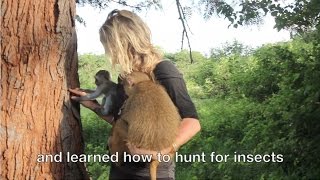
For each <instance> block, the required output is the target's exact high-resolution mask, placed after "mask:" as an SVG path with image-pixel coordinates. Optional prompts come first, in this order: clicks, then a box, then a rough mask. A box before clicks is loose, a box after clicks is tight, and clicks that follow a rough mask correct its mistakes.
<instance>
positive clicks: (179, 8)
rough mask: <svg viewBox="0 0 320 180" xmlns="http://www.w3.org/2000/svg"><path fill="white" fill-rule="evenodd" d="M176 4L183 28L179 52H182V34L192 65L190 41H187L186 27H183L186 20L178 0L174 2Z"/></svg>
mask: <svg viewBox="0 0 320 180" xmlns="http://www.w3.org/2000/svg"><path fill="white" fill-rule="evenodd" d="M176 4H177V9H178V13H179V19H180V20H181V23H182V27H183V32H182V46H181V50H182V47H183V41H184V34H185V35H186V38H187V41H188V46H189V56H190V60H191V63H193V58H192V50H191V45H190V40H189V36H188V31H187V28H186V25H185V24H187V20H186V19H185V18H184V15H183V12H182V7H181V4H180V1H179V0H176Z"/></svg>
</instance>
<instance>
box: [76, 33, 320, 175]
mask: <svg viewBox="0 0 320 180" xmlns="http://www.w3.org/2000/svg"><path fill="white" fill-rule="evenodd" d="M319 37H320V36H319V34H317V33H315V32H314V33H309V34H307V35H304V36H300V37H296V38H294V39H293V40H292V41H290V42H283V43H277V44H268V45H264V46H262V47H260V48H257V49H254V50H250V49H249V48H247V47H245V46H242V45H241V44H239V43H237V42H234V43H231V44H227V45H226V46H225V47H223V48H220V49H215V50H212V54H211V57H209V58H206V57H204V56H202V55H201V54H200V53H197V52H193V55H194V60H195V63H194V64H189V59H188V58H189V54H188V52H187V51H182V52H179V53H175V54H166V55H165V56H166V57H167V58H169V59H171V60H172V61H173V62H174V63H175V64H176V65H177V67H178V68H179V69H180V70H181V72H182V73H183V74H184V77H185V80H186V82H187V86H188V89H189V92H190V95H191V96H192V98H193V100H194V102H195V104H196V106H197V109H198V111H199V115H200V121H201V125H202V130H201V132H200V133H199V134H198V135H197V136H196V137H195V138H194V139H192V140H191V141H190V142H189V143H187V144H186V145H185V146H183V147H182V148H181V149H180V151H179V153H181V154H187V155H189V154H201V153H202V152H204V153H205V155H206V159H205V160H206V162H193V163H190V162H178V163H177V170H176V176H177V179H316V178H319V177H320V155H319V154H320V146H319V142H320V123H319V122H320V45H319V44H320V43H319ZM107 64H109V62H108V61H107V60H106V59H105V57H104V55H103V56H95V55H81V56H80V69H79V74H80V77H81V79H80V80H81V84H82V86H84V87H87V88H89V87H92V86H93V84H94V81H93V78H92V77H93V75H94V74H95V72H96V71H97V70H98V69H103V68H104V69H108V70H110V67H109V66H106V65H107ZM114 78H115V77H114ZM81 115H82V122H83V128H84V136H85V137H84V138H85V142H86V153H87V154H106V153H107V150H106V149H105V146H106V141H107V137H108V131H109V130H110V125H108V124H107V123H106V122H104V121H103V120H101V119H99V118H98V117H97V116H96V115H95V114H94V113H93V112H90V111H86V110H84V109H82V114H81ZM211 152H215V154H216V155H217V154H222V155H226V154H229V155H230V156H229V158H228V159H227V162H220V163H218V162H211V159H210V154H211ZM234 152H237V154H245V155H248V154H252V155H257V154H260V155H266V154H269V155H271V154H272V153H274V154H282V155H283V162H279V161H280V159H275V160H276V161H277V162H268V163H266V162H243V160H242V161H241V162H234V159H233V155H234ZM247 160H248V159H247ZM87 165H88V168H89V171H90V175H91V176H92V178H93V179H105V178H106V177H107V176H108V168H109V164H108V163H92V162H90V163H88V164H87Z"/></svg>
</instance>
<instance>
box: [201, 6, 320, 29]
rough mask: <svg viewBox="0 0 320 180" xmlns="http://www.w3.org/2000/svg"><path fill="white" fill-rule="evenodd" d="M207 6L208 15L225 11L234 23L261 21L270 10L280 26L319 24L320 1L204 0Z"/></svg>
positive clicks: (291, 27)
mask: <svg viewBox="0 0 320 180" xmlns="http://www.w3.org/2000/svg"><path fill="white" fill-rule="evenodd" d="M200 5H201V6H202V7H203V8H204V17H205V18H210V17H211V16H212V15H213V14H218V15H222V16H224V17H225V18H227V19H228V20H229V21H230V23H231V24H230V25H233V27H235V28H237V27H238V25H244V24H258V23H260V22H261V21H262V17H263V16H265V15H267V14H270V15H271V16H273V17H274V18H275V22H276V25H275V27H276V28H277V29H278V30H281V29H292V30H297V31H298V32H300V33H302V32H305V31H306V30H308V29H314V28H315V27H316V26H319V20H320V1H318V0H295V1H292V2H290V3H288V2H284V1H283V2H281V1H278V0H262V1H261V0H252V1H245V0H242V1H232V3H230V1H226V0H217V1H208V0H201V1H200Z"/></svg>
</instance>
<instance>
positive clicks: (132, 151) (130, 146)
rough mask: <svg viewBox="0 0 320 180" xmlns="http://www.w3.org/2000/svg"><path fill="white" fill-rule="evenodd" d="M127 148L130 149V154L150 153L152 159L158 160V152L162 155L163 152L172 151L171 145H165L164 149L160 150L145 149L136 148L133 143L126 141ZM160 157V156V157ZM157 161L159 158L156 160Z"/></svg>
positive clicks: (142, 154) (168, 152)
mask: <svg viewBox="0 0 320 180" xmlns="http://www.w3.org/2000/svg"><path fill="white" fill-rule="evenodd" d="M127 146H128V149H129V151H130V154H131V155H141V156H145V155H152V159H153V160H158V154H159V153H160V156H163V155H165V154H172V152H173V147H172V146H170V147H167V148H165V149H162V150H161V151H158V152H157V151H152V150H147V149H142V148H137V147H136V146H135V145H133V144H131V143H127ZM161 159H162V158H161ZM158 161H159V160H158Z"/></svg>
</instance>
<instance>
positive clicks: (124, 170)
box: [70, 10, 200, 179]
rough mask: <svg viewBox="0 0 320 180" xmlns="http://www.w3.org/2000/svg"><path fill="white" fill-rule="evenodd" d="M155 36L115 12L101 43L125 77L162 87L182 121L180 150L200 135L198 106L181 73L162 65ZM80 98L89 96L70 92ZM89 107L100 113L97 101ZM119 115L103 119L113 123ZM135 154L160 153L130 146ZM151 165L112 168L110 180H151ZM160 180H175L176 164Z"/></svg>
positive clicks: (163, 167) (166, 166)
mask: <svg viewBox="0 0 320 180" xmlns="http://www.w3.org/2000/svg"><path fill="white" fill-rule="evenodd" d="M150 36H151V33H150V30H149V28H148V26H147V25H146V24H145V23H144V22H143V21H142V19H141V18H140V17H139V16H137V15H136V14H135V13H133V12H130V11H127V10H113V11H112V12H111V13H109V15H108V17H107V20H106V22H105V23H104V24H103V25H102V27H101V28H100V41H101V43H102V44H103V46H104V48H105V52H106V54H107V55H108V56H110V59H111V63H112V65H113V67H115V66H116V65H117V66H118V67H119V68H120V71H121V74H122V75H125V74H128V73H131V72H132V71H141V72H145V73H147V74H149V75H150V76H151V77H153V78H155V79H156V80H157V81H158V82H159V83H160V84H162V85H163V86H164V87H165V89H166V90H167V92H168V94H169V96H170V98H171V100H172V101H173V102H174V104H175V105H176V107H177V108H178V110H179V113H180V115H181V117H182V121H181V125H180V128H179V133H178V136H177V137H176V140H175V143H174V144H173V147H174V148H175V149H176V150H177V149H178V148H179V147H180V146H182V145H183V144H185V143H186V142H188V141H189V140H190V139H191V138H192V137H193V136H194V135H195V134H196V133H198V132H199V131H200V123H199V121H198V115H197V112H196V109H195V107H194V104H193V103H192V101H191V99H190V97H189V95H188V92H187V89H186V86H185V82H184V80H183V77H182V75H181V73H179V71H178V70H177V69H176V67H175V66H174V65H173V64H172V63H171V62H170V61H162V60H161V58H162V57H161V55H160V53H159V52H158V51H157V50H156V49H155V48H154V46H153V45H152V44H151V39H150V38H151V37H150ZM70 91H71V92H73V93H74V94H76V95H78V96H84V95H86V93H85V92H82V91H80V90H79V89H70ZM81 103H82V105H84V106H85V107H87V108H89V109H91V110H93V111H95V112H99V111H98V110H99V108H100V106H99V104H98V103H97V102H96V101H82V102H81ZM116 116H117V115H116V114H115V115H108V116H101V117H102V118H103V119H105V120H106V121H107V122H109V123H111V122H112V121H113V119H114V117H115V119H116V118H117V117H116ZM128 148H129V150H130V152H131V154H140V155H143V154H153V155H155V154H156V153H157V152H155V151H149V150H145V149H138V148H136V147H134V146H132V145H130V144H128ZM171 150H172V147H168V148H166V149H163V150H161V154H168V153H169V152H170V151H171ZM148 176H149V167H148V164H147V163H123V165H122V166H120V167H117V166H115V165H114V164H112V166H111V170H110V179H149V177H148ZM157 178H158V179H174V162H172V161H171V162H169V163H160V165H159V167H158V170H157Z"/></svg>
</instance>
